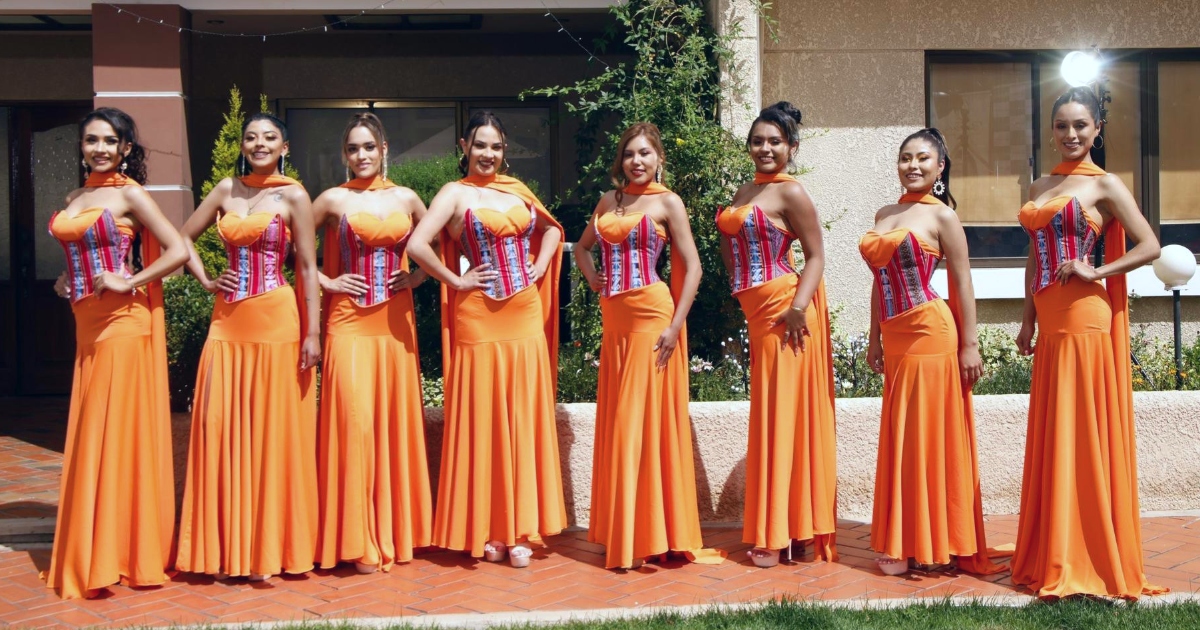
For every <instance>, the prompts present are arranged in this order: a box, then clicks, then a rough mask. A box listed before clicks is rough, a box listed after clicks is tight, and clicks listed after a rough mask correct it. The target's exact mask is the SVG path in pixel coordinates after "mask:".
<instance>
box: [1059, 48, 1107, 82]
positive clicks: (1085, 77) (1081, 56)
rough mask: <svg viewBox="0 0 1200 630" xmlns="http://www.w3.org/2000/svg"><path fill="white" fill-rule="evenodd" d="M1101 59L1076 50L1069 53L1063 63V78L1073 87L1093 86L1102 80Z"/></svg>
mask: <svg viewBox="0 0 1200 630" xmlns="http://www.w3.org/2000/svg"><path fill="white" fill-rule="evenodd" d="M1100 65H1101V64H1100V58H1099V57H1098V56H1097V55H1096V54H1094V53H1089V52H1083V51H1080V50H1076V51H1074V52H1070V53H1067V56H1066V57H1065V58H1063V62H1062V68H1061V73H1062V78H1063V80H1064V81H1066V82H1067V84H1068V85H1070V86H1071V87H1082V86H1085V85H1091V84H1092V83H1094V82H1095V81H1096V79H1098V78H1100Z"/></svg>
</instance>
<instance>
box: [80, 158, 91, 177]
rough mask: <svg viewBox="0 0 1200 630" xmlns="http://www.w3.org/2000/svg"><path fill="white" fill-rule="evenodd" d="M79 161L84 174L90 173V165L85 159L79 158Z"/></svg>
mask: <svg viewBox="0 0 1200 630" xmlns="http://www.w3.org/2000/svg"><path fill="white" fill-rule="evenodd" d="M79 163H80V164H82V165H83V174H84V175H91V174H92V167H90V166H88V163H87V160H84V159H80V160H79Z"/></svg>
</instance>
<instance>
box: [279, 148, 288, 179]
mask: <svg viewBox="0 0 1200 630" xmlns="http://www.w3.org/2000/svg"><path fill="white" fill-rule="evenodd" d="M279 174H280V175H287V154H286V153H284V154H283V155H281V156H279Z"/></svg>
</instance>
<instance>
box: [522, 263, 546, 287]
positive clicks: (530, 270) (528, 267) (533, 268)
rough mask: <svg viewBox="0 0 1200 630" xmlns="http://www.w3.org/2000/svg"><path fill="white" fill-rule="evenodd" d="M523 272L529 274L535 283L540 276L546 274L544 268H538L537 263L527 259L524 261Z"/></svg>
mask: <svg viewBox="0 0 1200 630" xmlns="http://www.w3.org/2000/svg"><path fill="white" fill-rule="evenodd" d="M525 273H527V274H529V278H530V279H531V280H532V281H533V282H535V283H536V282H537V281H539V280H541V279H542V276H545V275H546V270H545V269H538V266H537V265H535V264H533V263H532V262H528V261H527V262H526V263H525Z"/></svg>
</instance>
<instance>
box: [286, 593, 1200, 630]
mask: <svg viewBox="0 0 1200 630" xmlns="http://www.w3.org/2000/svg"><path fill="white" fill-rule="evenodd" d="M353 627H355V626H353V625H351V624H341V623H336V622H330V623H321V622H308V623H302V624H295V625H290V626H283V628H286V629H288V630H300V629H304V630H339V629H341V628H347V629H348V628H353ZM389 627H391V628H396V629H397V630H400V629H402V628H406V627H408V626H405V625H396V626H389ZM504 627H505V628H514V629H515V628H526V627H528V628H539V629H544V628H551V629H554V630H658V629H661V628H671V629H674V630H725V629H733V628H738V629H740V628H750V629H755V628H821V629H825V628H829V629H835V630H842V629H845V630H851V629H854V630H858V629H868V630H869V629H876V628H878V629H884V628H886V629H888V630H892V629H899V630H906V629H913V630H918V629H919V630H941V629H945V630H950V629H954V630H959V629H966V630H976V629H977V630H1026V629H1028V630H1046V629H1061V630H1109V629H1127V628H1128V629H1132V628H1147V629H1153V630H1176V629H1178V630H1184V629H1187V630H1192V629H1196V628H1200V602H1185V603H1172V604H1161V605H1129V604H1126V603H1122V602H1118V603H1107V602H1099V601H1091V600H1070V601H1060V602H1056V603H1034V604H1030V605H1027V606H1023V607H1009V606H989V605H987V604H986V603H983V602H980V603H974V604H967V605H953V604H950V603H946V602H942V603H931V604H914V605H912V606H907V607H904V608H892V609H886V610H850V609H845V608H833V607H829V606H825V605H822V604H807V603H794V602H781V603H772V604H768V605H765V606H763V607H761V608H754V609H749V610H723V609H721V608H719V607H714V608H713V609H712V610H710V611H708V612H705V613H702V614H698V615H692V616H683V615H678V614H658V615H655V616H651V617H644V618H640V619H622V620H612V621H599V622H572V623H562V624H554V625H540V624H539V625H510V626H504Z"/></svg>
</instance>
